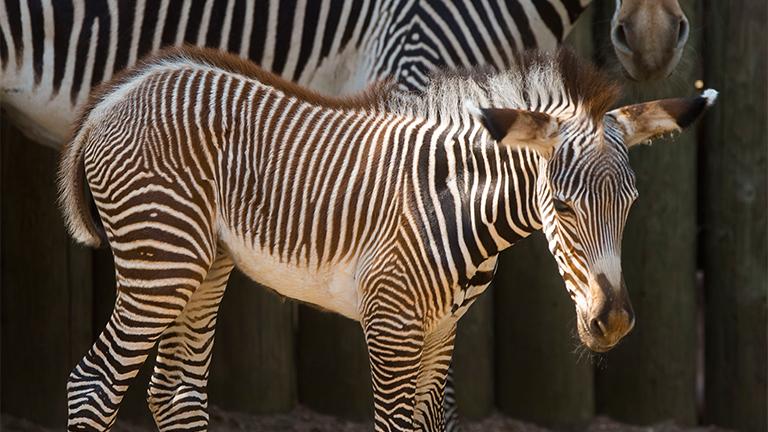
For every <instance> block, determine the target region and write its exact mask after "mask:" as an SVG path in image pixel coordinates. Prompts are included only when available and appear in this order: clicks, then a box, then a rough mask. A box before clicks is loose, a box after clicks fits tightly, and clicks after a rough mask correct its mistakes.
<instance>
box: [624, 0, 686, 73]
mask: <svg viewBox="0 0 768 432" xmlns="http://www.w3.org/2000/svg"><path fill="white" fill-rule="evenodd" d="M689 32H690V26H689V24H688V18H686V16H685V13H684V12H683V10H682V8H680V4H679V2H678V0H652V1H648V0H616V11H615V12H614V14H613V18H612V19H611V43H612V44H613V50H614V52H615V53H616V57H617V58H618V59H619V61H620V62H621V65H622V66H623V67H624V70H625V71H626V74H627V76H629V77H630V78H632V79H634V80H636V81H650V80H658V79H664V78H666V77H667V76H669V75H670V74H671V73H672V71H674V69H675V67H676V66H677V63H678V62H679V61H680V57H681V56H682V53H683V49H684V48H685V43H686V42H687V41H688V34H689Z"/></svg>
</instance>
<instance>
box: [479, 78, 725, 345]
mask: <svg viewBox="0 0 768 432" xmlns="http://www.w3.org/2000/svg"><path fill="white" fill-rule="evenodd" d="M573 82H580V84H578V85H587V86H591V85H592V84H595V82H592V83H590V82H589V78H588V77H586V76H585V75H584V74H582V75H581V76H580V77H579V79H577V80H573ZM566 89H568V88H567V87H566ZM580 91H582V92H584V91H586V92H589V91H590V90H589V88H582V89H580ZM592 91H602V92H615V91H616V89H615V88H613V87H611V86H609V85H608V86H606V85H602V86H601V85H599V84H596V85H595V86H594V88H593V89H592ZM583 94H584V93H582V96H583ZM716 96H717V92H715V91H714V90H707V91H705V92H704V94H703V95H702V96H698V97H693V98H687V99H683V98H681V99H664V100H657V101H652V102H647V103H643V104H638V105H629V106H625V107H623V108H619V109H615V110H613V111H609V112H607V109H608V106H609V104H611V103H612V102H611V100H612V99H615V98H614V97H613V96H612V97H610V98H606V97H597V98H596V99H595V100H593V101H591V102H590V101H587V102H586V104H585V102H584V101H581V102H573V101H571V102H568V100H569V99H570V97H568V98H565V100H563V101H560V102H557V101H549V102H546V103H544V105H543V106H538V107H537V106H536V105H535V104H534V105H532V106H533V107H534V108H533V109H534V110H533V111H529V110H522V109H512V108H487V109H479V110H474V112H475V115H477V116H479V117H480V120H481V121H482V123H483V125H484V126H485V127H486V129H487V130H488V132H489V133H490V135H491V137H492V138H493V139H494V140H496V142H497V143H498V144H499V145H508V146H514V147H518V148H520V147H522V148H527V149H532V150H534V151H536V152H537V153H538V154H539V155H540V156H541V157H540V158H539V169H538V178H537V194H536V195H537V196H536V200H537V203H538V210H539V214H540V216H541V221H542V225H543V230H544V233H545V235H546V237H547V240H548V242H549V247H550V250H551V252H552V254H553V255H554V257H555V259H556V261H557V264H558V267H559V270H560V273H561V275H562V277H563V280H564V281H565V285H566V289H567V290H568V293H569V294H570V296H571V298H572V299H573V301H574V303H575V305H576V313H577V328H578V333H579V336H580V338H581V340H582V342H583V343H584V344H585V345H586V346H587V347H588V348H589V349H591V350H593V351H600V352H602V351H607V350H609V349H611V348H612V347H613V346H615V345H616V344H617V343H618V342H619V340H621V338H622V337H624V335H626V334H627V333H628V332H629V331H630V330H631V329H632V327H633V326H634V322H635V317H634V313H633V310H632V305H631V303H630V300H629V295H628V293H627V288H626V286H625V284H624V277H623V273H622V269H621V240H622V233H623V230H624V225H625V223H626V220H627V216H628V214H629V209H630V207H631V206H632V203H633V202H634V201H635V199H636V198H637V195H638V193H637V189H636V188H635V176H634V173H633V171H632V168H631V167H630V165H629V154H628V153H629V150H630V149H631V148H632V147H634V146H636V145H638V144H640V143H647V142H650V141H651V140H653V139H654V138H656V137H659V136H662V135H666V134H670V133H672V132H677V131H680V130H681V129H682V128H684V127H686V126H688V125H690V124H691V123H693V121H694V120H696V119H697V118H698V117H699V116H700V115H701V113H703V112H704V110H705V108H706V107H708V106H709V105H711V104H712V103H714V100H715V98H716ZM553 102H554V104H555V105H558V104H559V105H560V106H563V107H569V106H570V107H571V108H570V109H564V110H553V109H552V106H553ZM590 103H591V105H590ZM536 108H540V110H537V109H536ZM543 111H546V112H543ZM558 112H559V113H560V114H558Z"/></svg>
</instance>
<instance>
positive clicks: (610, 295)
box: [578, 273, 635, 352]
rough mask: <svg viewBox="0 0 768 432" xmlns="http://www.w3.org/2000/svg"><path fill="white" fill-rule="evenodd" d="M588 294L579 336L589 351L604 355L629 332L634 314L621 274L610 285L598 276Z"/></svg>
mask: <svg viewBox="0 0 768 432" xmlns="http://www.w3.org/2000/svg"><path fill="white" fill-rule="evenodd" d="M590 291H591V297H592V298H591V302H590V307H589V309H588V310H586V311H580V313H579V315H580V316H579V317H578V321H579V324H578V330H579V337H580V338H581V341H582V342H583V343H584V345H586V346H587V348H589V349H590V350H592V351H596V352H605V351H608V350H610V349H611V348H613V347H614V346H616V344H617V343H619V341H620V340H621V339H622V338H623V337H624V336H626V335H627V333H629V332H630V331H631V330H632V328H633V327H634V325H635V313H634V311H633V310H632V304H631V303H630V301H629V294H628V293H627V287H626V284H625V283H624V276H623V275H622V276H621V278H620V281H619V282H618V283H616V284H613V283H611V282H610V281H609V280H608V278H607V277H606V275H605V274H603V273H599V274H597V275H596V276H595V277H594V278H593V279H592V280H591V281H590Z"/></svg>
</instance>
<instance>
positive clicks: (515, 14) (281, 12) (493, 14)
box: [0, 0, 689, 147]
mask: <svg viewBox="0 0 768 432" xmlns="http://www.w3.org/2000/svg"><path fill="white" fill-rule="evenodd" d="M590 3H591V0H505V1H502V2H491V1H487V0H464V1H461V2H446V1H442V0H437V1H427V0H402V1H397V0H394V1H390V0H380V1H377V0H354V1H346V0H326V1H312V0H310V1H307V0H298V1H295V2H285V1H278V0H271V1H269V2H266V1H265V2H261V3H257V2H255V1H247V0H158V1H146V0H136V1H117V0H109V1H95V0H74V1H66V0H29V1H22V0H4V1H3V2H1V3H0V67H1V68H2V72H1V73H0V91H2V106H3V108H4V109H5V110H6V111H7V112H8V114H9V115H10V117H11V118H13V119H15V122H16V123H17V124H19V125H21V126H22V130H23V131H24V132H25V133H26V134H28V135H30V136H32V137H33V138H35V139H36V140H37V141H40V142H43V143H47V144H49V145H52V146H54V147H59V146H60V145H61V144H62V143H63V142H64V140H65V138H66V135H67V133H68V132H69V128H70V125H71V124H72V122H73V120H74V118H73V116H74V114H73V113H74V112H76V109H77V107H79V106H81V105H82V103H83V102H84V100H85V98H86V96H87V95H88V93H89V92H90V90H91V88H92V87H94V86H95V85H96V84H98V83H99V82H101V81H103V80H105V79H109V78H110V77H112V76H113V75H114V74H115V73H117V72H119V71H120V70H122V69H123V68H125V67H127V66H131V65H133V64H134V63H135V62H136V60H137V59H138V58H140V57H141V56H142V55H144V54H147V53H149V52H153V51H156V50H158V49H160V48H162V47H164V46H168V45H180V44H182V43H185V42H186V43H190V44H193V45H198V46H208V47H216V48H220V49H223V50H227V51H230V52H233V53H237V54H239V55H240V56H242V57H247V58H249V59H251V60H252V61H254V62H256V63H258V64H259V65H261V66H262V67H264V68H265V69H267V70H269V71H272V72H275V73H278V74H280V75H282V76H283V77H286V78H288V79H291V80H294V81H297V82H299V83H301V84H303V85H307V86H309V87H311V88H315V89H318V90H322V91H325V92H328V93H333V94H339V93H348V92H353V91H357V90H360V89H362V88H363V87H365V86H366V85H367V84H368V83H370V82H371V81H373V80H376V79H379V78H381V77H383V76H393V77H395V78H396V79H397V80H398V81H399V82H400V83H401V84H402V85H403V86H404V87H408V88H421V87H423V85H424V83H425V80H426V76H427V75H428V73H429V71H431V70H433V69H434V68H435V67H442V66H449V67H452V66H473V65H478V64H483V63H487V64H493V65H496V66H500V67H502V66H507V65H508V64H509V62H510V59H511V58H512V55H513V53H514V52H519V51H520V50H521V49H522V48H533V47H539V48H545V49H551V48H554V47H555V46H556V45H557V44H558V43H560V42H562V40H563V39H564V38H565V36H566V35H567V34H568V32H569V31H570V29H571V28H572V26H573V24H574V22H575V20H576V19H577V18H578V17H579V15H580V14H581V13H582V12H583V11H584V9H585V8H586V7H587V6H588V5H589V4H590ZM286 6H287V7H286ZM688 29H689V26H688V21H687V19H686V17H685V15H684V13H683V11H682V10H681V8H680V5H679V4H678V1H677V0H652V1H640V0H616V9H615V13H614V16H613V20H612V24H611V41H612V42H613V45H614V49H615V52H616V53H617V56H618V58H619V60H620V61H621V64H622V65H623V66H624V68H625V70H626V73H627V75H628V76H629V77H631V78H633V79H636V80H648V79H658V78H663V77H666V76H667V75H669V74H670V73H671V71H672V70H673V69H674V67H675V66H676V64H677V62H678V60H679V59H680V55H681V52H682V49H683V47H684V45H685V43H686V41H687V38H688Z"/></svg>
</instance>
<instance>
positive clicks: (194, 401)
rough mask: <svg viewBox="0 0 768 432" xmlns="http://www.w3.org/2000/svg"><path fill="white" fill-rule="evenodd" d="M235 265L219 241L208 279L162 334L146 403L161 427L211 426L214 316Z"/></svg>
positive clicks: (163, 428)
mask: <svg viewBox="0 0 768 432" xmlns="http://www.w3.org/2000/svg"><path fill="white" fill-rule="evenodd" d="M233 267H234V264H233V262H232V259H231V258H230V256H229V254H228V253H227V252H226V251H224V250H223V248H222V247H221V246H219V249H218V254H217V256H216V259H215V260H214V262H213V264H212V265H211V269H210V270H209V271H208V275H207V276H206V278H205V281H203V284H202V285H201V286H200V288H198V289H197V291H195V293H194V294H193V295H192V298H191V299H190V300H189V302H188V303H187V306H186V307H185V308H184V311H183V312H182V313H181V315H180V316H179V317H178V318H177V319H176V321H174V323H173V325H171V326H170V327H169V328H168V329H167V330H166V331H165V332H164V333H163V335H162V336H161V337H160V341H159V343H158V352H157V360H156V361H155V367H154V372H153V373H152V379H151V380H150V382H149V388H148V389H147V402H148V403H149V408H150V410H151V411H152V415H153V416H154V418H155V423H156V424H157V427H158V429H159V430H161V431H171V430H180V431H192V430H206V429H207V428H208V388H207V386H208V372H209V368H210V364H211V354H212V352H213V342H214V334H215V331H216V320H217V316H218V311H219V305H220V303H221V299H222V297H223V296H224V290H225V289H226V286H227V281H228V280H229V275H230V274H231V273H232V268H233Z"/></svg>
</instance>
